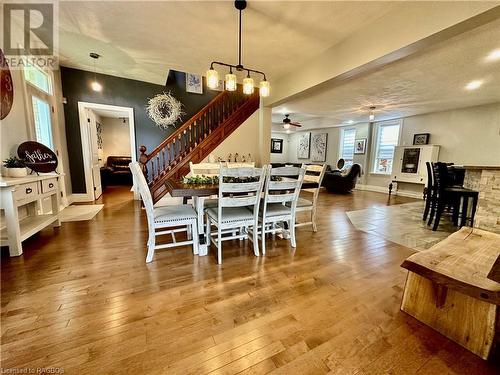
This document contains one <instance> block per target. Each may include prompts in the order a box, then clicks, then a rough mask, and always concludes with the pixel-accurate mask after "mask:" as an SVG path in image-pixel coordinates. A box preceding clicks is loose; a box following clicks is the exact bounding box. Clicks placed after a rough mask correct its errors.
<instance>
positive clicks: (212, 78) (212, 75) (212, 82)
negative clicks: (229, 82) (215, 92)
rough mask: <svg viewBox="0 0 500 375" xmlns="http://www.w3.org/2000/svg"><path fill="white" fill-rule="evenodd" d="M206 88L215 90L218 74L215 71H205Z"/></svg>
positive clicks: (217, 84) (217, 83)
mask: <svg viewBox="0 0 500 375" xmlns="http://www.w3.org/2000/svg"><path fill="white" fill-rule="evenodd" d="M207 86H208V87H209V88H211V89H216V88H217V87H218V86H219V73H218V72H217V70H215V69H212V68H210V69H209V70H207Z"/></svg>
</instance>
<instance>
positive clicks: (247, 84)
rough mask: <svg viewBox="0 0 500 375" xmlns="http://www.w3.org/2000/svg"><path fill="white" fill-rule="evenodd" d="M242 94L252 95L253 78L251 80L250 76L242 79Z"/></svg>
mask: <svg viewBox="0 0 500 375" xmlns="http://www.w3.org/2000/svg"><path fill="white" fill-rule="evenodd" d="M243 94H246V95H251V94H253V78H251V77H250V76H247V78H245V79H243Z"/></svg>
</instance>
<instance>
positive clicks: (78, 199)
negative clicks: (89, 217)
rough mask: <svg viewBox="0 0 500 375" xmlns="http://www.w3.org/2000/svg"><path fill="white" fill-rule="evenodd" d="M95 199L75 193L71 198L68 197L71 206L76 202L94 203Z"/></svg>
mask: <svg viewBox="0 0 500 375" xmlns="http://www.w3.org/2000/svg"><path fill="white" fill-rule="evenodd" d="M93 201H94V199H93V198H90V199H89V196H88V195H87V194H85V193H73V194H71V195H70V196H68V204H69V205H71V204H73V203H75V202H93Z"/></svg>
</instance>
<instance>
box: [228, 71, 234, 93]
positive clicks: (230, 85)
mask: <svg viewBox="0 0 500 375" xmlns="http://www.w3.org/2000/svg"><path fill="white" fill-rule="evenodd" d="M226 90H227V91H236V75H235V74H233V73H232V72H230V73H228V74H226Z"/></svg>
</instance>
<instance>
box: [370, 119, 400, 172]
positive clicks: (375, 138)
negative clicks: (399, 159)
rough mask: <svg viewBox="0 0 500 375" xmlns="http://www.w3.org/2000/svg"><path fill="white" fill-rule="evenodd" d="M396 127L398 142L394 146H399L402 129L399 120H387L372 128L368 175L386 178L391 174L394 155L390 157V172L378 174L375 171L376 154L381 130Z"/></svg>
mask: <svg viewBox="0 0 500 375" xmlns="http://www.w3.org/2000/svg"><path fill="white" fill-rule="evenodd" d="M394 125H398V126H399V129H398V141H397V143H396V146H398V145H400V144H401V132H402V128H403V123H402V121H401V119H397V120H389V121H381V122H377V123H375V126H374V128H373V142H372V152H371V160H372V162H371V166H370V174H378V175H383V176H387V175H390V174H392V167H394V153H393V155H392V160H393V161H392V165H391V170H390V171H387V172H379V171H377V170H376V167H377V154H378V149H379V136H380V131H381V128H383V127H386V126H394Z"/></svg>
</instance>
